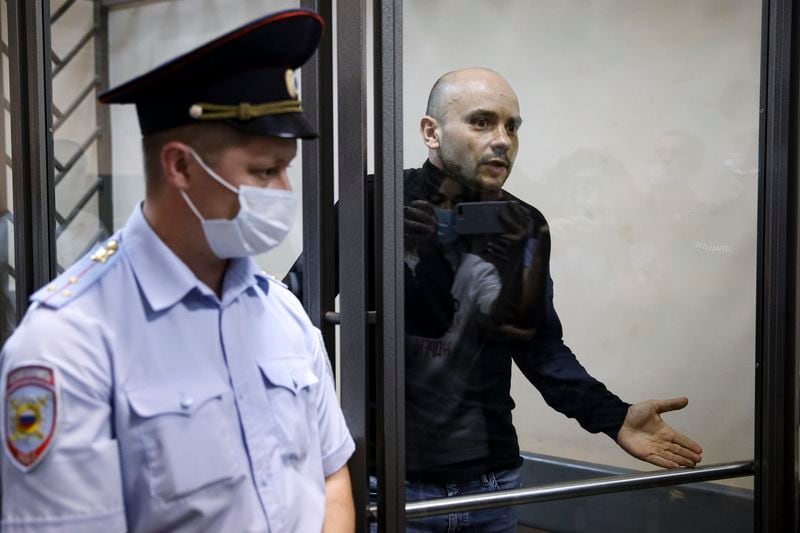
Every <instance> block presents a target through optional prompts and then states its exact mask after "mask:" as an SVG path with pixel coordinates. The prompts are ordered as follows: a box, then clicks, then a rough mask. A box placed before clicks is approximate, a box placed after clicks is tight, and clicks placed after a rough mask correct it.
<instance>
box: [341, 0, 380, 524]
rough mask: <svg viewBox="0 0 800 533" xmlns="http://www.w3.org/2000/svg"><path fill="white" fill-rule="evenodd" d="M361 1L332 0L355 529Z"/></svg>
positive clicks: (362, 186)
mask: <svg viewBox="0 0 800 533" xmlns="http://www.w3.org/2000/svg"><path fill="white" fill-rule="evenodd" d="M366 28H367V24H366V0H337V2H336V36H337V80H338V117H339V124H338V147H339V243H340V246H339V287H341V288H343V289H346V290H342V291H341V293H340V296H339V298H340V300H339V301H340V306H341V353H342V357H341V376H340V378H339V380H340V383H341V399H342V410H343V411H344V414H345V417H346V418H347V423H348V426H349V428H350V433H351V434H352V435H353V438H354V439H355V442H356V453H355V454H354V456H353V457H352V458H351V459H350V463H349V466H350V473H351V476H352V479H353V480H354V481H353V482H354V484H355V486H356V487H358V489H359V490H356V491H354V492H355V494H354V496H355V504H356V513H357V516H356V520H357V521H356V529H357V530H358V531H365V530H366V528H367V517H366V508H367V491H366V490H365V487H366V486H367V475H368V472H367V439H368V435H369V427H368V415H367V402H368V388H367V377H368V376H367V374H368V372H367V356H368V354H370V353H372V350H370V347H369V346H368V342H367V334H368V324H367V321H368V318H367V298H368V287H369V282H370V280H369V279H368V274H367V249H366V248H367V216H366V212H367V194H366V189H367V187H366V179H367V118H366V117H367V110H366V101H367V92H366V91H367V90H366V85H367V81H366V72H367V69H366V46H365V44H366Z"/></svg>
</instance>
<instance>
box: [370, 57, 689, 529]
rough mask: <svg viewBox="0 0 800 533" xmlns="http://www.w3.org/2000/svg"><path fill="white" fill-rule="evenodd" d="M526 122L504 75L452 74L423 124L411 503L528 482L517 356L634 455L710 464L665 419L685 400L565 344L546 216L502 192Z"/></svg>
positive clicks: (498, 525) (497, 512) (409, 384)
mask: <svg viewBox="0 0 800 533" xmlns="http://www.w3.org/2000/svg"><path fill="white" fill-rule="evenodd" d="M521 125H522V118H521V115H520V110H519V102H518V99H517V96H516V94H515V93H514V90H513V89H512V88H511V86H510V85H509V84H508V82H507V81H506V80H505V79H504V78H503V77H502V76H500V75H499V74H497V73H496V72H493V71H491V70H487V69H476V68H472V69H463V70H458V71H454V72H450V73H447V74H445V75H444V76H442V77H441V78H440V79H439V80H438V81H437V82H436V84H435V85H434V86H433V89H432V90H431V93H430V97H429V99H428V107H427V110H426V114H425V116H424V117H422V119H421V121H420V133H421V136H422V141H423V142H424V143H425V146H426V147H427V148H428V160H427V161H425V163H424V164H423V165H422V167H421V168H419V169H408V170H406V171H405V172H404V180H405V188H404V206H405V207H404V217H405V265H404V268H405V290H406V295H405V302H406V315H405V320H406V375H405V379H406V424H407V425H406V427H407V429H406V465H407V473H406V477H407V484H406V487H407V493H406V499H407V500H408V501H415V500H423V499H431V498H443V497H447V496H453V495H463V494H472V493H480V492H493V491H497V490H503V489H512V488H517V487H519V486H520V480H519V467H520V466H521V464H522V459H521V457H520V450H519V443H518V440H517V434H516V431H515V429H514V426H513V424H512V419H511V411H512V409H513V408H514V401H513V400H512V398H511V395H510V387H511V363H512V360H513V361H514V362H515V363H516V364H517V366H518V367H519V368H520V369H521V370H522V372H523V373H524V374H525V376H526V377H527V378H528V380H529V381H530V382H531V383H532V384H533V385H534V386H535V387H536V388H537V389H538V390H539V391H540V392H541V394H542V395H543V397H544V399H545V400H546V401H547V403H548V404H549V405H550V406H551V407H553V408H554V409H556V410H558V411H559V412H561V413H563V414H565V415H566V416H568V417H571V418H575V419H576V420H577V421H578V422H579V423H580V424H581V426H582V427H583V428H584V429H586V430H587V431H590V432H593V433H599V432H602V433H605V434H606V435H608V436H609V437H611V438H612V439H614V440H615V442H616V443H617V444H619V446H620V447H622V448H623V449H624V450H625V451H626V452H628V453H629V454H631V455H633V456H634V457H636V458H638V459H641V460H643V461H647V462H649V463H652V464H654V465H658V466H661V467H665V468H678V467H693V466H695V464H696V463H698V462H699V461H700V459H701V453H702V449H701V447H700V446H699V445H698V444H697V443H695V442H694V441H692V440H691V439H689V438H688V437H686V436H685V435H683V434H681V433H679V432H677V431H675V430H674V429H672V428H671V427H670V426H668V425H667V424H665V423H664V421H663V420H662V419H661V417H660V414H661V413H664V412H667V411H672V410H676V409H681V408H683V407H685V406H686V404H687V402H688V400H687V399H686V398H675V399H670V400H648V401H644V402H640V403H637V404H634V405H631V404H629V403H626V402H624V401H622V400H621V399H619V398H618V397H617V396H615V395H614V394H612V393H611V392H609V391H608V389H606V387H605V386H604V385H603V384H602V383H600V382H599V381H597V380H596V379H594V378H593V377H592V376H591V375H589V373H588V372H587V371H586V370H585V369H584V368H583V367H582V366H581V365H580V363H579V362H578V361H577V359H576V357H575V355H574V354H573V353H572V351H571V350H570V349H569V348H568V347H567V346H566V345H565V344H564V342H563V340H562V328H561V323H560V321H559V318H558V315H557V314H556V311H555V309H554V307H553V282H552V279H551V278H550V275H549V268H548V265H549V256H550V236H549V232H548V228H547V221H546V220H545V218H544V216H543V215H542V214H541V212H539V211H538V210H537V209H536V208H534V207H533V206H531V205H528V204H527V203H525V202H524V201H522V200H520V199H519V198H516V197H515V196H513V195H511V194H510V193H508V192H506V191H505V190H503V185H504V184H505V182H506V180H507V179H508V177H509V175H510V174H511V170H512V168H513V166H514V160H515V159H516V155H517V151H518V149H519V129H520V126H521ZM369 264H371V262H370V263H369ZM373 375H374V374H373ZM371 482H372V489H375V488H376V485H377V484H376V480H375V479H374V478H373V479H372V480H371ZM516 522H517V519H516V516H515V513H514V510H513V509H511V508H505V509H489V510H482V511H473V512H465V513H451V514H449V515H441V516H436V517H430V518H424V519H420V520H412V521H409V524H408V525H409V529H408V530H409V531H456V530H465V529H469V530H471V531H482V532H483V531H509V532H510V531H516Z"/></svg>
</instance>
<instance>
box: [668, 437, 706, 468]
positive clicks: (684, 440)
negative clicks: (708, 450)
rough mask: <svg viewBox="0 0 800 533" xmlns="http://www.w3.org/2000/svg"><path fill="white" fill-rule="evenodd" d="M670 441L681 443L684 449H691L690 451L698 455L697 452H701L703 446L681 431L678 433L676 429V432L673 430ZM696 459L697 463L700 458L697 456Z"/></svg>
mask: <svg viewBox="0 0 800 533" xmlns="http://www.w3.org/2000/svg"><path fill="white" fill-rule="evenodd" d="M672 442H675V443H677V444H680V445H681V446H683V447H684V448H686V449H688V450H691V451H692V452H694V453H696V454H698V455H699V454H701V453H703V448H702V446H700V445H699V444H697V443H696V442H695V441H693V440H692V439H690V438H689V437H687V436H686V435H684V434H683V433H678V432H677V431H676V432H675V435H673V436H672ZM696 461H697V462H698V463H699V462H700V459H699V457H698V459H697V460H696Z"/></svg>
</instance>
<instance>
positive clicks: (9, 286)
mask: <svg viewBox="0 0 800 533" xmlns="http://www.w3.org/2000/svg"><path fill="white" fill-rule="evenodd" d="M7 13H8V6H7V3H6V1H5V0H3V2H2V4H0V15H2V16H0V21H1V22H0V24H2V28H0V48H2V53H0V58H1V59H2V65H0V95H2V106H1V107H0V145H2V147H3V161H2V162H0V343H2V342H5V340H6V339H7V338H8V336H9V335H10V334H11V331H12V330H13V329H14V326H15V325H16V288H15V283H14V239H13V237H14V226H13V210H14V208H13V205H12V198H13V196H12V192H11V191H12V174H11V103H10V99H11V92H10V90H9V89H10V88H9V83H8V80H9V62H8V61H9V60H8V17H7Z"/></svg>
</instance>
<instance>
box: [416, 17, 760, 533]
mask: <svg viewBox="0 0 800 533" xmlns="http://www.w3.org/2000/svg"><path fill="white" fill-rule="evenodd" d="M711 5H714V6H716V7H719V8H721V7H722V3H721V2H713V1H712V2H711V4H709V5H707V6H705V7H704V8H703V9H701V10H699V11H698V10H696V9H695V7H696V4H693V3H690V2H685V1H680V2H677V3H670V4H669V5H667V4H658V5H656V4H647V5H644V4H641V3H635V2H623V3H621V4H615V6H613V7H612V6H608V5H606V4H604V3H601V2H589V3H588V4H583V5H582V6H581V7H578V6H576V5H570V4H563V3H562V4H558V5H556V4H553V5H551V6H549V7H544V6H543V5H541V4H538V3H529V2H508V3H506V4H504V5H503V6H502V8H498V7H497V6H492V7H489V6H480V5H476V6H475V7H474V9H471V10H470V11H469V12H464V11H463V10H461V11H459V13H460V14H461V15H460V16H461V17H462V18H463V20H462V22H463V24H462V25H459V27H462V28H467V27H480V28H487V29H488V28H504V31H502V32H499V31H498V32H497V33H491V37H489V35H488V34H487V35H486V38H482V37H483V35H480V36H478V35H476V36H475V38H471V39H465V38H464V35H463V34H461V33H460V31H458V30H455V29H454V30H453V31H451V32H447V31H444V32H436V31H434V28H433V25H434V22H433V21H436V20H440V19H441V18H443V17H446V16H448V15H452V12H453V10H455V9H457V8H458V4H457V2H448V1H445V2H439V3H436V4H435V5H432V4H430V3H426V2H418V1H412V2H408V3H405V4H404V6H406V7H407V11H406V13H405V14H404V20H405V25H404V46H405V51H404V57H406V58H417V57H422V56H424V57H425V58H426V61H425V68H424V69H421V68H420V67H419V63H418V62H414V61H412V60H409V63H407V65H406V68H405V69H404V83H405V91H404V94H405V95H406V100H405V102H404V109H405V110H406V117H405V121H404V126H405V130H404V135H405V145H404V154H405V155H406V167H415V168H417V170H407V171H406V177H405V194H406V198H405V199H404V206H405V211H404V213H405V232H406V243H405V244H406V247H405V257H406V261H405V272H406V310H407V315H406V327H407V331H406V333H407V339H406V341H407V342H406V360H407V368H406V376H405V378H406V399H407V412H406V419H407V457H406V461H407V467H408V472H407V477H408V480H409V481H411V484H410V485H409V491H408V494H407V497H408V499H409V500H414V499H420V498H431V497H445V496H450V495H455V494H464V493H466V492H475V491H478V492H481V491H492V490H496V489H497V488H498V487H499V486H500V484H499V483H496V482H494V481H492V479H496V478H498V477H500V478H502V479H505V480H508V479H509V477H510V478H511V479H512V482H511V483H510V484H508V485H507V486H514V485H515V483H521V484H525V485H536V484H541V483H545V482H548V481H549V482H552V481H555V480H557V479H565V478H572V479H576V478H579V477H581V476H585V475H586V472H585V471H581V470H580V468H579V467H578V466H577V464H576V461H575V460H582V461H590V462H592V463H595V465H596V467H597V468H598V469H599V470H598V471H600V472H603V471H605V472H608V474H609V475H611V474H613V473H620V472H623V471H622V470H620V469H619V468H618V467H627V468H637V469H645V470H650V469H653V467H652V466H650V465H649V464H645V463H643V462H640V461H637V460H635V459H639V460H644V461H647V462H648V463H652V464H654V465H657V466H660V467H676V466H691V465H692V464H693V463H695V462H697V461H698V460H699V459H700V455H699V452H700V448H699V447H698V446H697V445H696V444H695V443H694V441H692V440H691V439H690V438H689V437H686V436H684V435H683V434H682V433H678V432H677V431H675V430H674V429H672V427H671V426H668V425H666V424H665V423H664V421H663V420H662V418H661V416H660V414H662V413H666V412H668V411H674V410H678V409H681V408H682V407H683V406H684V405H685V400H684V399H683V396H687V397H690V398H691V399H692V405H691V406H690V407H688V408H687V409H685V410H683V411H681V412H680V413H676V414H667V415H666V416H665V417H664V418H665V419H666V420H667V423H669V424H674V427H675V428H679V429H680V430H681V431H685V432H686V434H688V435H690V436H691V437H692V438H694V439H697V441H699V442H701V443H702V444H703V446H704V448H705V449H704V450H703V454H702V459H703V464H705V463H716V462H723V461H733V460H738V459H745V460H746V459H748V458H750V457H752V427H753V394H752V393H753V390H752V387H753V370H752V359H753V352H752V347H753V345H754V340H753V339H754V323H755V321H754V309H755V305H754V304H755V282H754V280H755V206H756V154H757V124H758V122H757V110H758V107H757V103H758V66H759V63H758V58H759V24H758V20H759V17H758V6H755V7H753V6H750V5H745V4H744V3H736V4H735V5H733V4H725V6H726V9H725V10H719V9H716V8H713V9H712V7H710V6H711ZM514 20H520V21H522V20H524V21H525V23H524V24H519V25H518V26H515V25H514V23H513V21H514ZM687 21H691V23H687ZM708 28H725V31H723V32H717V33H714V35H713V36H710V35H709V32H708V31H707V30H708ZM434 36H440V37H434ZM734 36H735V37H734ZM743 36H746V37H743ZM437 39H438V40H437ZM453 42H459V43H460V46H459V47H453V46H452V43H453ZM710 64H713V65H714V67H715V68H714V69H709V68H708V67H709V65H710ZM459 65H486V66H488V67H491V68H492V69H494V70H497V71H499V72H501V73H502V74H503V75H504V76H505V77H506V78H507V79H508V80H510V81H511V83H510V84H509V83H508V82H507V81H506V80H504V79H503V77H497V75H494V74H487V71H471V72H472V74H470V75H469V76H465V72H468V71H461V72H459V73H458V75H457V76H456V77H460V78H461V79H460V80H459V81H458V83H455V81H456V80H454V79H451V80H450V81H451V82H453V83H452V84H451V90H449V91H445V92H443V93H441V94H438V95H437V91H436V90H434V91H433V95H432V96H431V97H430V98H429V97H428V94H427V93H425V92H423V91H420V90H419V88H420V87H430V86H431V85H432V84H433V83H434V82H435V80H436V79H437V78H439V76H441V75H442V74H443V73H444V72H447V71H450V70H452V69H453V68H454V67H458V66H459ZM493 76H494V77H493ZM632 80H636V81H635V83H633V82H632ZM452 87H456V88H455V89H453V88H452ZM426 98H427V101H426ZM423 111H425V113H424V114H425V115H427V116H426V117H425V118H422V120H421V121H420V119H419V117H420V116H422V115H423ZM520 116H521V117H524V119H525V124H524V126H523V127H522V128H521V129H520V130H519V131H518V128H519V121H518V120H516V119H517V118H519V117H520ZM420 133H421V137H422V139H421V140H420ZM426 159H427V161H426ZM512 168H513V177H511V174H512V172H511V171H512ZM509 178H510V179H509ZM534 206H535V207H534ZM539 210H541V211H539ZM542 213H546V214H547V219H545V217H544V215H542ZM551 241H552V245H551V244H550V243H551ZM551 248H552V253H551ZM553 278H555V279H556V281H557V282H558V283H557V287H558V290H554V285H553V282H552V279H553ZM556 308H558V311H559V313H558V315H557V314H556V312H555V309H556ZM562 323H563V328H562ZM564 332H566V333H564ZM562 337H564V339H565V340H566V341H567V342H568V343H569V345H570V346H572V347H573V348H574V353H577V354H578V358H576V357H575V355H574V354H573V350H572V349H570V348H568V347H567V346H566V345H565V344H564V342H563V340H562ZM578 360H580V362H578ZM512 361H513V362H514V363H515V364H512ZM592 376H595V377H592ZM596 378H598V379H596ZM604 384H605V385H608V387H606V386H605V385H604ZM531 385H533V386H531ZM609 389H610V390H611V391H613V393H612V392H609ZM617 395H618V396H617ZM671 396H679V398H675V399H673V400H666V401H643V402H641V401H640V402H638V403H636V402H637V401H638V400H641V399H644V398H670V397H671ZM620 398H624V399H625V400H626V401H629V402H631V403H633V406H632V407H631V408H630V409H629V405H630V404H629V403H627V402H624V401H623V400H621V399H620ZM542 399H543V400H544V402H542ZM545 403H546V404H547V405H544V404H545ZM515 408H516V409H515ZM551 408H553V409H551ZM512 409H515V410H514V411H513V412H514V418H513V423H512ZM722 412H724V413H726V415H725V416H724V417H722V418H720V417H719V416H715V415H712V413H722ZM561 415H566V416H567V417H570V418H574V419H576V420H577V422H578V423H579V425H580V426H582V429H583V430H588V431H589V432H593V433H605V434H606V435H608V436H609V437H611V439H612V440H608V439H602V438H598V437H595V436H592V435H590V434H588V433H586V431H581V430H580V428H579V425H578V424H574V423H573V422H571V421H567V420H565V419H564V418H563V416H561ZM662 424H664V425H662ZM653 440H655V442H656V445H655V446H651V445H652V443H653ZM615 444H617V445H619V446H615ZM620 447H621V448H622V450H620ZM520 449H521V450H522V451H523V453H526V452H527V454H531V453H532V454H547V455H550V456H557V458H556V459H549V458H547V457H543V456H542V455H532V456H530V455H529V457H530V459H529V461H528V462H527V464H526V468H525V469H523V470H521V471H516V470H515V469H516V467H518V466H519V465H520V464H521V463H522V460H521V459H520ZM623 450H624V451H625V452H628V453H627V454H626V453H622V452H623ZM548 461H551V462H549V463H548ZM552 461H554V462H552ZM545 464H551V465H553V464H554V465H557V467H556V468H555V469H553V471H550V470H548V468H549V467H547V466H543V465H545ZM545 472H547V474H545ZM532 473H533V474H532ZM550 474H552V475H550ZM559 475H561V476H562V477H561V478H559V477H558V476H559ZM515 476H518V477H517V479H516V481H513V480H514V477H515ZM573 476H574V477H573ZM739 484H740V485H741V484H742V483H739ZM744 485H745V486H746V482H745V483H744ZM704 490H710V489H704V488H702V487H697V491H698V492H690V491H687V492H686V493H685V494H686V496H685V497H686V498H690V499H692V502H694V503H696V502H698V501H700V496H702V495H701V493H702V491H704ZM731 490H734V489H731ZM735 490H739V489H735ZM698 495H700V496H698ZM736 498H739V499H738V500H736ZM748 498H750V499H751V498H752V493H750V492H748V491H742V492H741V493H737V495H736V496H730V498H729V500H725V501H728V502H732V501H734V500H736V501H747V499H748ZM723 500H724V498H723V499H722V500H720V501H723ZM641 501H644V496H642V500H641ZM652 502H653V505H656V506H658V507H659V508H660V507H661V506H662V505H666V503H667V501H666V500H664V499H661V500H659V499H658V498H657V497H656V498H653V500H652ZM694 503H691V505H694ZM648 505H649V504H648ZM740 507H741V506H740ZM576 508H577V506H576V505H575V504H573V505H572V506H571V507H569V509H572V510H573V512H574V510H575V509H576ZM723 508H724V505H722V506H721V507H720V509H723ZM673 509H675V508H674V507H673ZM682 509H688V507H684V508H682ZM741 509H743V513H742V515H738V516H744V517H745V519H744V520H742V521H740V522H741V523H742V524H746V522H747V519H748V517H749V519H750V520H752V511H751V510H748V508H745V507H741ZM669 514H670V513H666V512H665V514H664V515H663V516H660V518H659V521H658V522H656V523H655V525H652V524H651V522H647V523H648V526H647V527H651V526H652V528H654V529H652V528H651V530H654V531H658V530H660V529H659V527H660V526H659V524H662V523H663V524H665V525H664V529H663V530H668V529H667V525H666V524H668V519H673V518H674V514H675V513H672V515H670V516H669V517H668V516H667V515H669ZM560 517H561V521H560V522H559V521H556V522H550V523H548V527H550V528H553V529H556V530H562V529H564V530H591V527H589V526H588V525H586V524H585V523H584V525H583V526H581V525H580V524H581V523H582V522H581V519H580V518H579V517H578V516H577V515H574V516H573V515H571V514H570V513H569V512H567V513H561V514H560ZM484 518H485V519H487V520H494V521H501V520H503V519H502V518H498V516H497V515H491V514H486V515H484V514H483V512H479V513H474V514H461V513H456V514H454V515H450V516H449V517H448V516H443V517H438V518H435V519H432V522H431V523H432V524H439V525H446V524H447V523H451V524H452V521H453V520H455V521H456V522H459V523H460V522H464V521H468V522H469V523H470V524H473V523H476V522H477V523H480V520H482V519H484ZM639 518H641V517H639ZM508 519H509V520H511V521H513V516H510V517H508ZM626 519H627V518H626ZM412 524H413V525H414V526H421V524H422V522H416V521H415V522H412ZM528 525H535V524H532V523H529V524H528ZM539 525H540V526H543V525H544V522H540V523H539ZM433 527H437V526H435V525H434V526H433ZM582 527H583V528H584V529H581V528H582ZM609 527H611V530H616V529H617V528H615V527H613V526H609ZM587 528H588V529H587ZM544 529H547V528H544ZM642 529H643V527H639V529H638V530H642ZM632 530H637V529H636V528H634V529H632Z"/></svg>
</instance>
